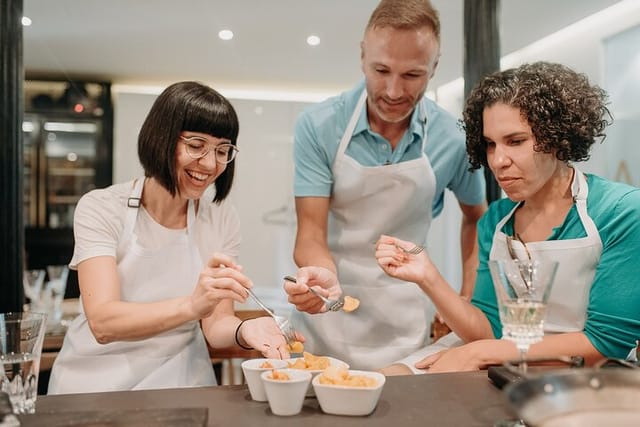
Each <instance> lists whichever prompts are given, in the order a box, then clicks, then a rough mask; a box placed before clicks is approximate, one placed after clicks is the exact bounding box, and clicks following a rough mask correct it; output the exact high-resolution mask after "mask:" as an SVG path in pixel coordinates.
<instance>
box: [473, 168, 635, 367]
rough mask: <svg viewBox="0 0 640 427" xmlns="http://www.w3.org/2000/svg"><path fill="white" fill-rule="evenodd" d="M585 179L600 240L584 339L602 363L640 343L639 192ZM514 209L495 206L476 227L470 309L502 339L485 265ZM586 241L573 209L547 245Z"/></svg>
mask: <svg viewBox="0 0 640 427" xmlns="http://www.w3.org/2000/svg"><path fill="white" fill-rule="evenodd" d="M586 176H587V184H588V186H589V195H588V197H587V213H588V214H589V216H590V217H591V219H592V220H593V222H594V223H595V225H596V228H597V229H598V233H599V234H600V239H601V240H602V255H601V258H600V262H599V264H598V267H597V269H596V274H595V277H594V280H593V283H592V284H591V289H590V292H589V302H588V306H587V317H586V323H585V326H584V333H585V335H586V336H587V338H588V339H589V341H591V343H592V344H593V346H594V347H595V348H596V349H597V350H598V351H599V352H600V353H602V354H603V355H604V356H605V357H614V358H625V357H627V355H628V354H629V352H630V351H631V350H632V349H633V348H634V347H635V346H636V340H638V339H640V262H638V256H639V253H640V189H638V188H635V187H631V186H628V185H625V184H621V183H617V182H611V181H607V180H605V179H603V178H600V177H598V176H595V175H589V174H586ZM514 206H515V203H514V202H513V201H511V200H509V199H502V200H498V201H496V202H494V203H492V204H491V206H489V210H488V211H487V212H486V214H485V215H484V216H483V217H482V218H481V220H480V222H479V224H478V241H479V255H478V256H479V258H480V264H479V267H478V276H477V279H476V285H475V289H474V294H473V299H472V304H474V305H475V306H476V307H478V308H480V309H481V310H482V311H483V312H484V313H485V315H486V316H487V318H488V319H489V322H490V323H491V327H492V329H493V333H494V335H495V336H496V337H498V338H499V337H501V336H502V325H501V323H500V318H499V312H498V307H497V302H496V295H495V291H494V289H493V282H492V280H491V274H490V272H489V266H488V259H489V254H490V252H491V245H492V243H493V235H494V231H495V228H496V226H497V224H498V222H500V220H502V219H503V218H504V217H505V216H506V215H507V214H508V213H509V212H510V211H511V210H512V209H513V207H514ZM502 231H503V232H504V233H506V234H507V235H512V234H513V222H512V221H509V222H507V224H505V226H504V227H503V229H502ZM586 235H587V233H586V231H585V229H584V227H583V226H582V223H581V221H580V218H579V216H578V211H577V209H576V207H575V205H574V206H573V207H572V208H571V209H570V211H569V213H568V214H567V217H566V218H565V220H564V223H563V224H562V225H561V226H560V227H557V228H555V229H554V230H553V233H552V235H551V236H549V238H548V239H547V240H566V239H576V238H580V237H585V236H586ZM554 286H562V283H555V284H554Z"/></svg>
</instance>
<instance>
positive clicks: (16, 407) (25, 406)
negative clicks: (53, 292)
mask: <svg viewBox="0 0 640 427" xmlns="http://www.w3.org/2000/svg"><path fill="white" fill-rule="evenodd" d="M46 322H47V317H46V315H45V314H43V313H32V312H25V313H22V312H16V313H0V390H2V391H3V392H5V393H7V394H8V395H9V400H10V401H11V404H12V406H13V412H14V413H16V414H32V413H34V412H35V410H36V397H37V396H38V373H39V371H40V356H41V354H42V344H43V342H44V335H45V325H46Z"/></svg>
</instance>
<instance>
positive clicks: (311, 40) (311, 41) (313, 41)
mask: <svg viewBox="0 0 640 427" xmlns="http://www.w3.org/2000/svg"><path fill="white" fill-rule="evenodd" d="M307 44H308V45H309V46H318V45H319V44H320V37H318V36H309V37H307Z"/></svg>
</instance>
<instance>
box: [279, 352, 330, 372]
mask: <svg viewBox="0 0 640 427" xmlns="http://www.w3.org/2000/svg"><path fill="white" fill-rule="evenodd" d="M302 356H303V357H302V358H301V359H296V360H295V361H294V362H289V367H290V368H292V369H307V370H310V371H318V370H322V369H326V368H327V367H328V366H329V364H330V362H329V358H328V357H324V356H314V355H313V354H311V353H307V352H306V351H305V352H304V353H302Z"/></svg>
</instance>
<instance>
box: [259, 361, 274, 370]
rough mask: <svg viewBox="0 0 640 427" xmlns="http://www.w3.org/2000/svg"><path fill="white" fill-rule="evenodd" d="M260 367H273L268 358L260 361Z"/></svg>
mask: <svg viewBox="0 0 640 427" xmlns="http://www.w3.org/2000/svg"><path fill="white" fill-rule="evenodd" d="M260 367H261V368H266V369H273V365H272V364H271V362H269V361H268V360H266V361H264V362H262V364H261V365H260Z"/></svg>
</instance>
